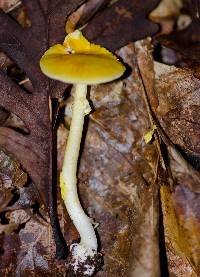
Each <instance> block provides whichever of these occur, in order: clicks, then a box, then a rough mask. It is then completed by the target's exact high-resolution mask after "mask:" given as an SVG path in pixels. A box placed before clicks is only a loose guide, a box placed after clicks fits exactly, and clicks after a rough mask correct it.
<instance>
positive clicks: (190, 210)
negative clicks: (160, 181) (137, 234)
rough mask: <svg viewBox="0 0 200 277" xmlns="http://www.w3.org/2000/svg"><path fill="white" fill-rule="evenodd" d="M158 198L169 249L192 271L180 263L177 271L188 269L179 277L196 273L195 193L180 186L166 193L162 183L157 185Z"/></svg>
mask: <svg viewBox="0 0 200 277" xmlns="http://www.w3.org/2000/svg"><path fill="white" fill-rule="evenodd" d="M161 201H162V209H163V217H164V228H165V236H166V241H167V246H168V249H169V251H170V252H172V253H173V252H175V254H174V255H177V256H179V260H182V263H185V264H186V265H187V264H188V263H189V264H190V266H191V267H192V269H193V270H191V268H190V267H189V266H187V267H183V266H182V267H181V268H180V270H182V271H184V269H188V270H186V271H185V272H184V273H182V274H183V275H182V276H185V277H186V276H199V274H200V266H199V265H200V255H199V252H200V237H199V232H200V216H199V203H200V197H199V195H195V194H194V193H192V192H190V191H189V190H188V189H186V188H185V187H183V186H178V187H176V188H175V192H173V193H171V192H170V189H169V188H168V187H167V186H163V187H162V188H161ZM170 252H168V254H169V256H171V255H170ZM174 260H175V261H176V260H177V259H174ZM171 261H172V259H171ZM173 271H174V268H173ZM175 276H178V275H175Z"/></svg>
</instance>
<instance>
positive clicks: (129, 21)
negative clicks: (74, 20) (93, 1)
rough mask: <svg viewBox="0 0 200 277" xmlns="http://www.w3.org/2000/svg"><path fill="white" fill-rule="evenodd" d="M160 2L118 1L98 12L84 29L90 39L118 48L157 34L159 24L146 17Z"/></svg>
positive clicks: (113, 48) (155, 0) (114, 48)
mask: <svg viewBox="0 0 200 277" xmlns="http://www.w3.org/2000/svg"><path fill="white" fill-rule="evenodd" d="M158 3H159V1H158V0H154V1H149V0H147V1H144V2H138V1H132V0H130V1H129V0H121V1H117V2H116V3H114V4H113V5H111V6H110V7H108V8H106V9H105V10H104V11H102V12H100V13H98V14H97V15H96V16H95V17H94V18H93V19H92V20H91V21H90V23H89V24H88V25H87V26H86V28H85V29H84V30H83V33H84V34H85V35H86V36H87V38H89V40H92V41H94V42H95V43H99V44H102V45H103V46H105V47H107V48H108V49H110V50H116V49H119V48H120V47H122V46H124V45H126V44H127V42H131V41H136V40H139V39H142V38H144V37H147V36H150V35H153V34H155V33H156V32H157V31H158V25H156V24H155V23H153V22H151V21H149V20H147V19H146V17H147V15H148V13H149V12H150V11H151V10H153V9H154V8H155V7H156V5H157V4H158Z"/></svg>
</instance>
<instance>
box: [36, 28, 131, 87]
mask: <svg viewBox="0 0 200 277" xmlns="http://www.w3.org/2000/svg"><path fill="white" fill-rule="evenodd" d="M40 68H41V70H42V72H43V73H44V74H45V75H47V76H48V77H50V78H52V79H56V80H60V81H62V82H66V83H72V84H77V83H81V84H88V85H93V84H100V83H106V82H110V81H113V80H115V79H117V78H119V77H120V76H122V75H123V73H124V71H125V69H126V68H125V66H124V65H123V64H122V63H121V62H120V61H119V60H118V59H117V57H116V56H114V55H113V54H112V53H111V52H109V51H108V50H106V49H105V48H103V47H101V46H99V45H95V44H92V43H90V42H89V41H88V40H87V39H86V38H85V37H84V36H83V35H82V33H81V32H80V31H78V30H76V31H74V32H73V33H71V34H69V35H67V36H66V38H65V41H64V43H63V45H62V44H56V45H54V46H52V47H51V48H49V49H48V50H47V51H46V52H45V53H44V55H43V56H42V58H41V60H40Z"/></svg>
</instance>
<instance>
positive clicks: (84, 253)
mask: <svg viewBox="0 0 200 277" xmlns="http://www.w3.org/2000/svg"><path fill="white" fill-rule="evenodd" d="M40 67H41V70H42V72H43V73H44V74H45V75H47V76H48V77H50V78H52V79H56V80H59V81H62V82H65V83H71V84H74V86H75V95H74V104H73V111H72V121H71V125H70V132H69V136H68V140H67V146H66V150H65V155H64V162H63V167H62V172H61V174H60V186H61V195H62V198H63V200H64V203H65V206H66V208H67V211H68V213H69V216H70V218H71V219H72V221H73V223H74V225H75V227H76V229H77V230H78V232H79V234H80V243H74V244H72V245H71V247H70V250H71V257H72V258H71V262H70V263H71V267H72V268H73V270H74V272H75V273H80V270H82V272H81V274H82V275H81V276H84V275H87V276H91V275H92V274H93V273H94V272H95V270H96V268H95V265H96V264H95V263H96V262H97V260H99V255H98V249H97V248H98V244H97V238H96V235H95V231H94V228H93V226H92V220H91V218H89V217H88V216H87V215H86V214H85V212H84V211H83V208H82V206H81V204H80V201H79V198H78V193H77V176H76V174H77V162H78V157H79V150H80V143H81V137H82V130H83V124H84V116H85V115H87V114H88V113H89V112H90V111H91V109H90V105H89V102H88V100H87V98H86V96H87V86H88V85H94V84H100V83H106V82H110V81H113V80H115V79H117V78H119V77H120V76H122V75H123V73H124V71H125V66H124V65H123V64H122V63H121V62H120V61H119V60H118V59H117V57H116V56H114V55H113V54H112V53H111V52H109V51H108V50H106V49H105V48H103V47H101V46H99V45H95V44H92V43H90V42H89V41H88V40H87V39H86V38H85V37H84V36H83V35H82V33H81V32H80V31H78V30H76V31H74V32H73V33H70V34H68V35H67V36H66V38H65V40H64V43H63V45H61V44H56V45H54V46H52V47H51V48H49V49H48V50H47V51H46V52H45V53H44V55H43V56H42V58H41V60H40Z"/></svg>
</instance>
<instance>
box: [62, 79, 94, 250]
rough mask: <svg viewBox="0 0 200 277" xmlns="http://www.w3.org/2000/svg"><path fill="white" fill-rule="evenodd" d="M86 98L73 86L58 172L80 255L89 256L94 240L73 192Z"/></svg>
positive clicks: (82, 86)
mask: <svg viewBox="0 0 200 277" xmlns="http://www.w3.org/2000/svg"><path fill="white" fill-rule="evenodd" d="M86 95H87V85H85V84H77V85H76V87H75V96H74V104H73V113H72V121H71V126H70V132H69V136H68V141H67V146H66V150H65V157H64V163H63V168H62V173H61V192H62V198H63V200H64V203H65V205H66V208H67V211H68V213H69V215H70V217H71V219H72V221H73V223H74V225H75V227H76V229H77V230H78V232H79V234H80V238H81V240H80V244H79V245H80V249H81V252H82V253H83V252H85V255H93V254H94V253H97V238H96V235H95V232H94V228H93V226H92V223H91V219H90V218H89V217H88V216H87V215H86V214H85V212H84V211H83V208H82V207H81V204H80V201H79V198H78V193H77V176H76V174H77V163H78V157H79V150H80V143H81V137H82V131H83V124H84V116H85V115H86V114H88V113H89V112H90V110H91V109H90V106H89V103H88V101H87V99H86ZM76 246H77V245H76ZM78 252H80V251H78ZM86 252H87V253H86ZM92 253H93V254H92Z"/></svg>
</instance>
